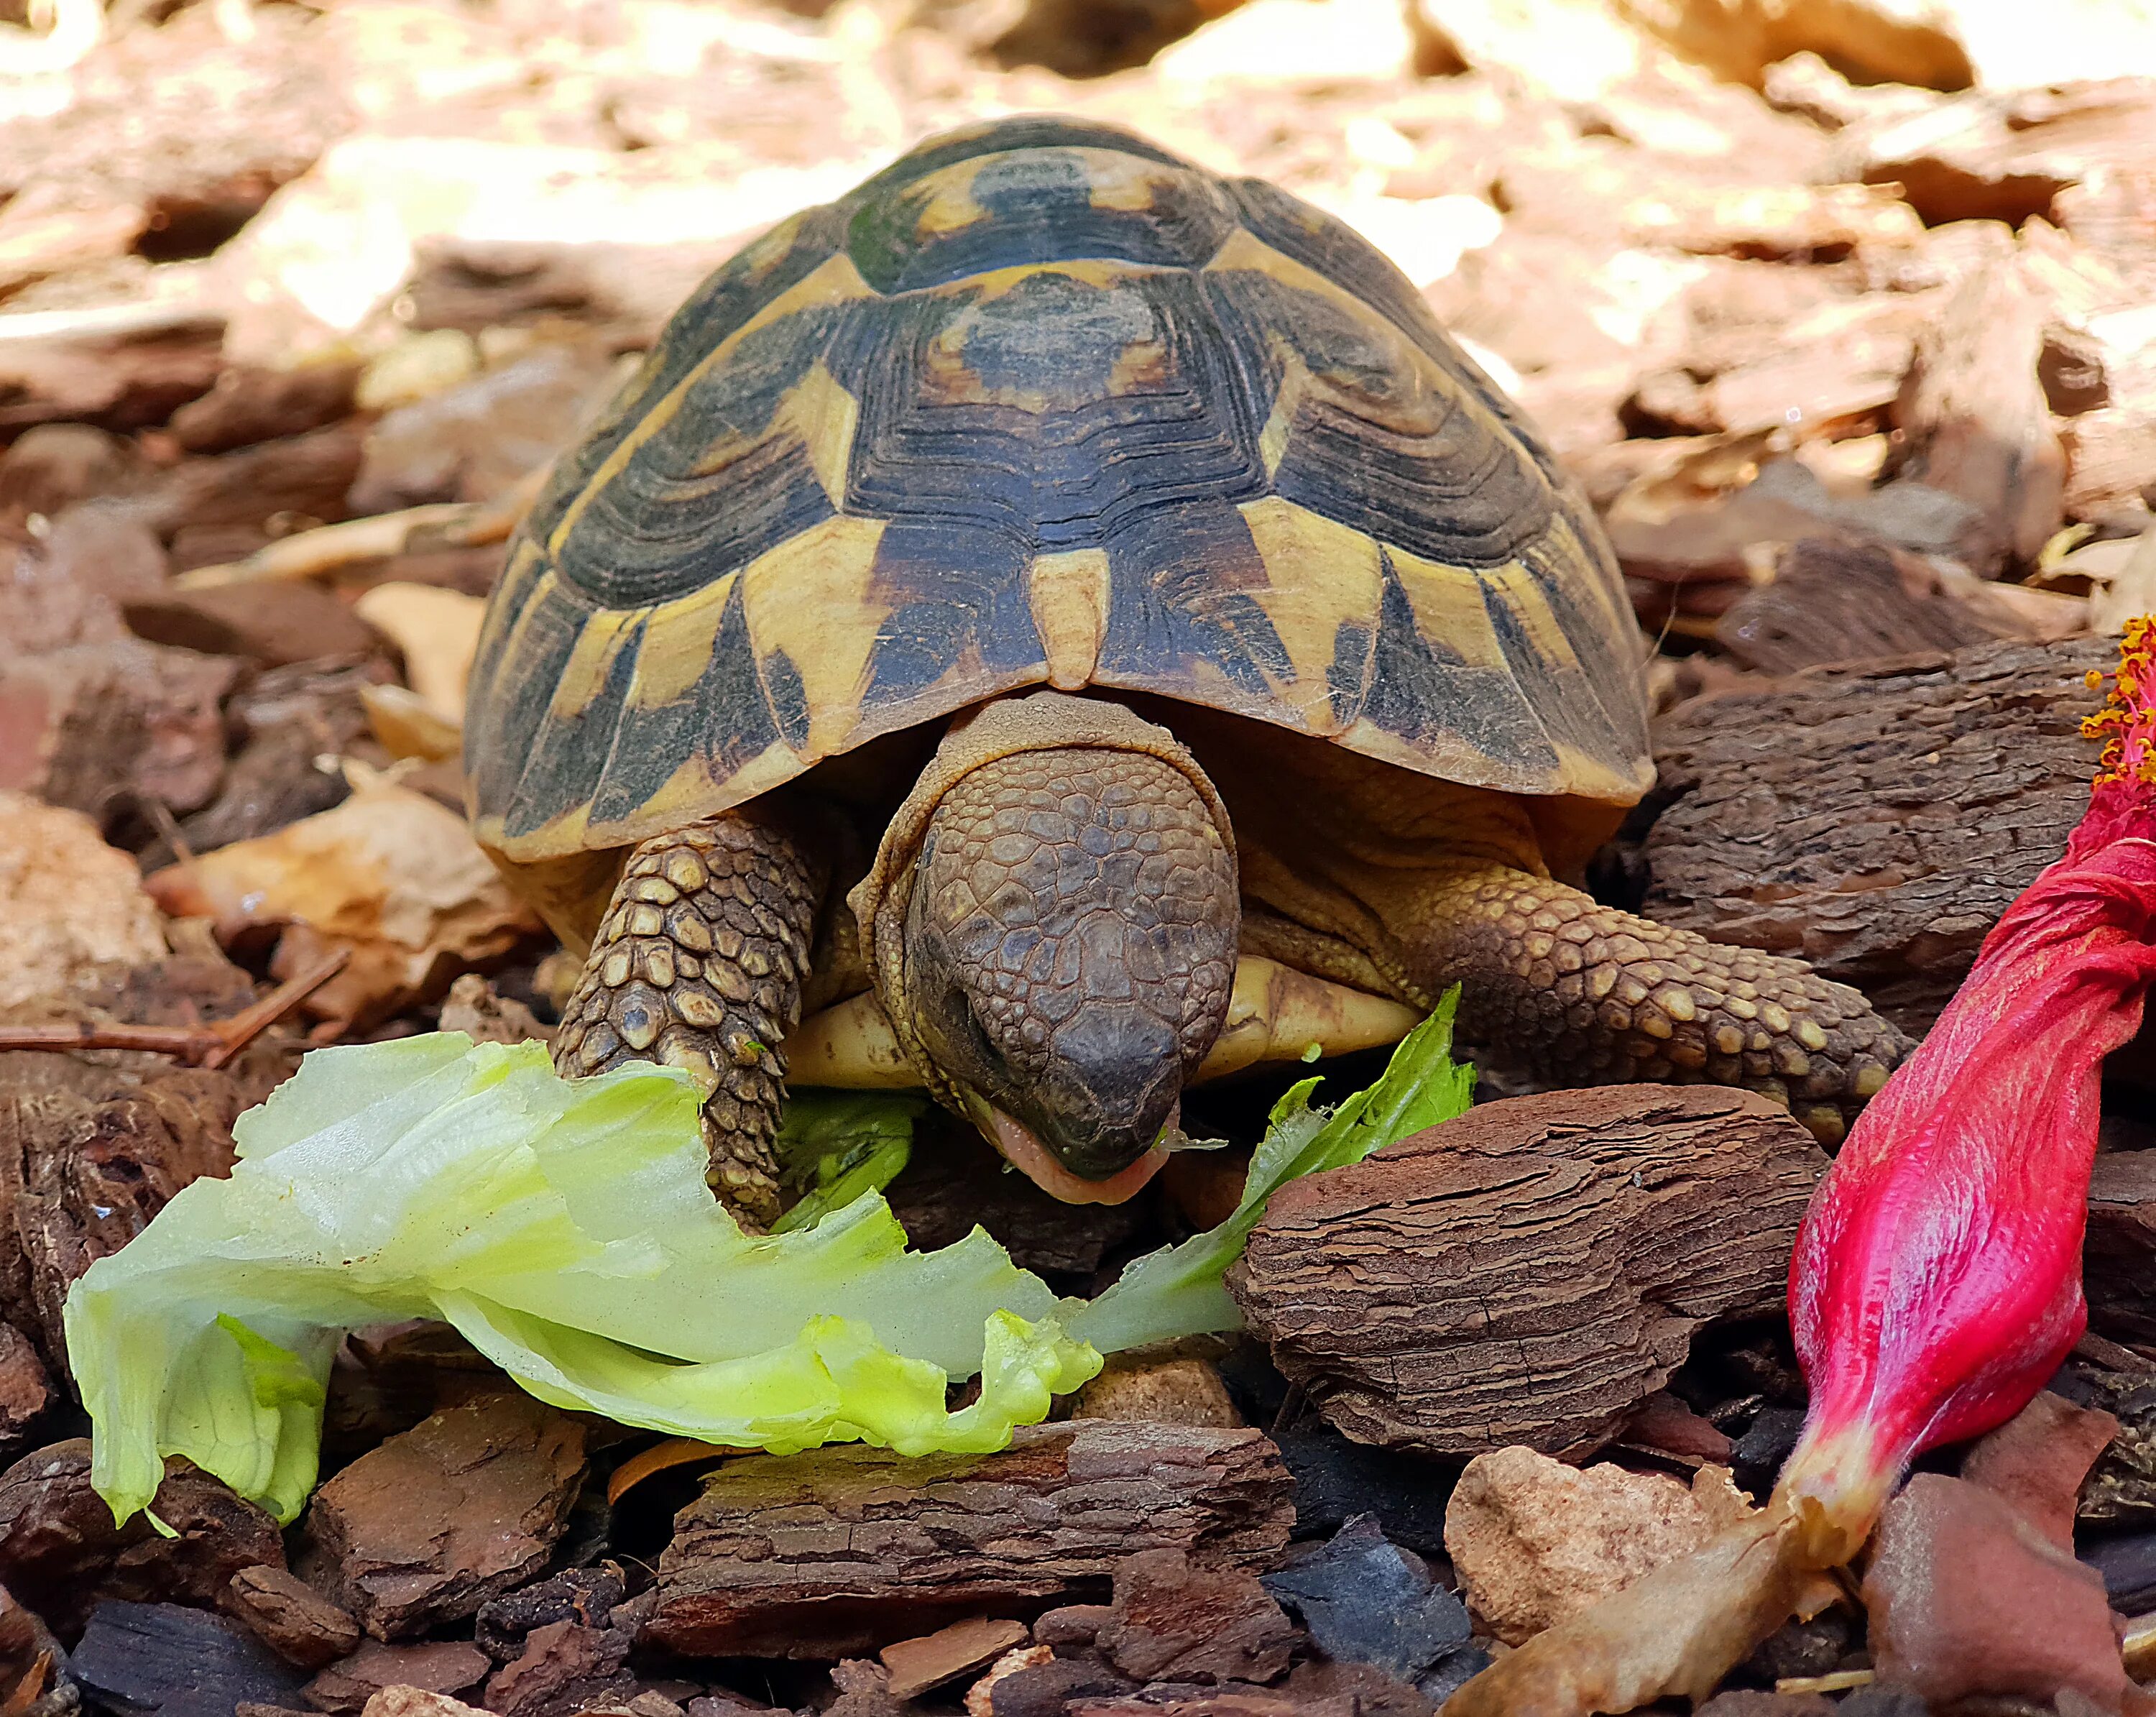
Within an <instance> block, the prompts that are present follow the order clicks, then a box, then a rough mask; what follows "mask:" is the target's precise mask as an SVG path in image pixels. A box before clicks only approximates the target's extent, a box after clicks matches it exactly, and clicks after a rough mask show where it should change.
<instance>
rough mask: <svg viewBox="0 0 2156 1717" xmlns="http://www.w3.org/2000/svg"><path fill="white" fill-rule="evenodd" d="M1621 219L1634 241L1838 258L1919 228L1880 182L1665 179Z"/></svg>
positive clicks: (1770, 256) (1706, 251) (1746, 254)
mask: <svg viewBox="0 0 2156 1717" xmlns="http://www.w3.org/2000/svg"><path fill="white" fill-rule="evenodd" d="M1624 219H1625V228H1626V229H1627V232H1628V234H1629V235H1630V238H1631V239H1633V241H1634V242H1635V243H1637V244H1654V245H1664V246H1667V247H1668V248H1669V249H1673V250H1683V251H1688V252H1690V253H1691V254H1693V255H1695V256H1735V257H1741V258H1744V259H1746V260H1751V261H1770V262H1779V261H1798V262H1813V263H1823V262H1840V261H1842V260H1845V258H1847V257H1848V256H1849V255H1850V254H1851V252H1853V251H1854V250H1856V248H1857V247H1858V246H1859V245H1860V244H1863V245H1884V246H1887V247H1891V248H1913V247H1914V246H1915V245H1916V244H1917V242H1918V241H1919V240H1920V239H1921V238H1922V234H1923V227H1922V224H1921V223H1919V222H1918V220H1917V216H1916V213H1915V211H1914V210H1912V208H1910V207H1909V205H1908V204H1907V203H1904V202H1903V201H1902V198H1901V196H1900V194H1899V193H1898V192H1897V190H1895V189H1893V188H1887V187H1882V186H1879V185H1862V184H1858V185H1741V186H1723V185H1715V186H1702V187H1697V188H1695V187H1691V186H1684V187H1676V186H1671V187H1666V188H1663V189H1661V190H1660V191H1658V192H1656V193H1654V194H1653V195H1650V196H1648V197H1644V198H1640V199H1639V200H1638V201H1637V202H1635V203H1632V204H1631V205H1630V207H1628V208H1626V209H1625V213H1624Z"/></svg>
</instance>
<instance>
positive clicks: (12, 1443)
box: [0, 1323, 53, 1460]
mask: <svg viewBox="0 0 2156 1717" xmlns="http://www.w3.org/2000/svg"><path fill="white" fill-rule="evenodd" d="M52 1403H53V1380H52V1378H51V1377H50V1376H49V1375H48V1374H47V1372H46V1370H45V1362H44V1360H41V1359H40V1358H38V1349H37V1344H35V1343H34V1342H33V1341H32V1340H31V1339H30V1338H29V1337H28V1336H27V1335H25V1334H23V1332H22V1331H21V1330H19V1329H17V1328H16V1327H15V1326H14V1325H13V1324H4V1323H0V1460H12V1459H13V1458H14V1457H15V1456H17V1455H18V1454H20V1453H21V1452H23V1447H24V1445H25V1444H26V1443H27V1442H28V1440H29V1437H30V1433H31V1432H32V1431H33V1428H34V1427H35V1426H36V1424H37V1421H38V1418H39V1416H41V1415H42V1414H43V1413H44V1411H45V1409H46V1408H47V1407H49V1406H51V1405H52Z"/></svg>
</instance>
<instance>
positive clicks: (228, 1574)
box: [0, 1437, 285, 1638]
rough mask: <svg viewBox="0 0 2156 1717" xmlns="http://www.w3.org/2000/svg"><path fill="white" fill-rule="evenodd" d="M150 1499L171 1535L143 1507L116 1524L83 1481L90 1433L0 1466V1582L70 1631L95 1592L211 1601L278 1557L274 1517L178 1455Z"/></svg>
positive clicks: (97, 1597)
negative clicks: (28, 1595)
mask: <svg viewBox="0 0 2156 1717" xmlns="http://www.w3.org/2000/svg"><path fill="white" fill-rule="evenodd" d="M150 1509H151V1513H152V1514H156V1515H157V1519H159V1520H162V1522H163V1523H164V1524H166V1526H167V1527H168V1528H170V1529H171V1530H172V1536H170V1537H167V1535H165V1534H163V1533H161V1532H159V1531H158V1530H157V1529H156V1528H155V1527H154V1526H152V1525H151V1523H150V1520H149V1519H148V1518H147V1516H146V1515H143V1514H137V1515H136V1516H135V1517H134V1518H133V1519H131V1520H130V1521H129V1522H128V1523H127V1524H126V1525H125V1526H115V1525H114V1524H113V1523H112V1510H111V1509H110V1507H108V1506H107V1505H106V1504H105V1501H104V1499H102V1498H100V1496H99V1495H98V1494H97V1493H96V1492H95V1491H94V1490H92V1489H91V1488H90V1440H89V1439H88V1438H87V1437H74V1438H71V1439H69V1441H67V1442H57V1443H54V1444H53V1445H52V1446H51V1447H48V1448H43V1449H39V1450H38V1451H37V1452H35V1453H34V1454H29V1455H26V1456H24V1457H23V1458H22V1459H21V1460H19V1461H18V1462H17V1463H15V1464H14V1465H13V1466H12V1467H10V1468H8V1470H7V1471H6V1472H5V1473H0V1585H4V1586H8V1587H10V1588H11V1589H12V1590H13V1591H28V1592H35V1593H36V1594H37V1596H38V1609H39V1612H40V1613H41V1614H43V1615H44V1617H45V1619H46V1620H47V1621H48V1622H50V1623H51V1624H52V1626H53V1627H54V1630H55V1631H57V1632H59V1634H60V1635H61V1637H63V1638H72V1637H74V1633H75V1632H76V1631H77V1630H78V1629H80V1627H81V1626H82V1625H83V1622H85V1620H86V1619H87V1617H89V1615H90V1612H91V1610H92V1609H93V1608H94V1607H95V1606H96V1605H97V1604H98V1603H100V1602H101V1601H106V1600H115V1599H116V1600H125V1601H139V1602H147V1603H154V1602H161V1601H178V1602H182V1603H193V1604H214V1603H215V1602H216V1601H218V1597H219V1596H221V1595H222V1593H223V1590H224V1588H225V1586H226V1585H227V1584H228V1582H229V1581H231V1579H232V1577H233V1576H234V1575H235V1574H237V1573H239V1572H240V1571H241V1570H243V1569H249V1568H257V1567H269V1568H282V1567H283V1566H284V1564H285V1547H284V1541H283V1540H282V1539H281V1537H280V1535H279V1533H278V1530H277V1523H276V1522H275V1520H273V1519H271V1518H270V1517H269V1514H266V1513H265V1512H264V1510H262V1509H259V1508H257V1507H256V1506H255V1505H254V1504H252V1503H250V1502H248V1501H247V1500H246V1499H244V1498H242V1497H239V1496H236V1495H234V1493H233V1492H232V1491H231V1489H230V1488H228V1486H226V1485H225V1484H224V1483H223V1481H222V1480H220V1479H217V1478H212V1477H211V1476H210V1475H209V1474H208V1473H204V1472H202V1471H200V1470H198V1468H195V1467H194V1466H193V1465H192V1464H190V1463H187V1462H186V1461H183V1460H181V1459H179V1458H178V1457H173V1458H172V1459H169V1460H167V1462H166V1463H165V1478H164V1481H163V1482H162V1483H161V1484H160V1485H159V1486H158V1487H157V1497H156V1499H155V1500H154V1501H152V1502H151V1505H150Z"/></svg>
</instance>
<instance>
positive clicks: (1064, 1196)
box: [977, 1108, 1173, 1205]
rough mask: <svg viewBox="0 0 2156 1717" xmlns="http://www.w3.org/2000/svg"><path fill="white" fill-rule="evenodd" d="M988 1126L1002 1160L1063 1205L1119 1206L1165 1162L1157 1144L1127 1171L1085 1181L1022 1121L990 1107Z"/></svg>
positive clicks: (1136, 1191) (1163, 1149)
mask: <svg viewBox="0 0 2156 1717" xmlns="http://www.w3.org/2000/svg"><path fill="white" fill-rule="evenodd" d="M977 1113H978V1112H977ZM1170 1124H1173V1123H1170ZM988 1126H989V1141H990V1143H992V1144H993V1145H994V1146H995V1148H996V1149H998V1150H999V1151H1001V1152H1002V1153H1003V1154H1004V1160H1005V1161H1006V1162H1008V1163H1009V1164H1010V1165H1011V1166H1012V1167H1013V1168H1014V1169H1016V1170H1018V1171H1019V1173H1020V1174H1021V1175H1024V1176H1025V1177H1026V1179H1027V1180H1030V1181H1032V1182H1033V1184H1034V1185H1035V1186H1038V1187H1039V1189H1040V1190H1042V1191H1043V1192H1045V1193H1047V1194H1049V1195H1050V1196H1051V1197H1054V1198H1060V1199H1061V1200H1063V1202H1064V1203H1065V1204H1067V1205H1119V1204H1122V1203H1123V1202H1124V1201H1125V1200H1127V1199H1132V1198H1135V1197H1136V1196H1137V1194H1138V1193H1139V1192H1140V1191H1141V1190H1142V1189H1143V1187H1144V1186H1145V1184H1146V1182H1147V1181H1148V1180H1152V1177H1153V1176H1154V1175H1158V1173H1160V1171H1161V1170H1162V1169H1163V1167H1164V1166H1166V1164H1167V1162H1168V1152H1167V1150H1166V1149H1165V1148H1164V1147H1163V1146H1161V1145H1158V1144H1157V1145H1155V1146H1154V1147H1153V1148H1152V1149H1151V1150H1149V1151H1147V1153H1146V1154H1144V1155H1143V1156H1142V1157H1140V1158H1139V1159H1137V1161H1136V1162H1134V1163H1132V1164H1131V1165H1130V1166H1129V1167H1128V1168H1126V1169H1118V1170H1116V1172H1115V1173H1114V1174H1112V1175H1110V1176H1109V1177H1108V1178H1107V1179H1106V1180H1086V1178H1085V1177H1084V1176H1083V1175H1074V1174H1072V1173H1071V1172H1070V1170H1068V1169H1066V1168H1065V1167H1064V1166H1063V1164H1061V1163H1060V1162H1058V1161H1057V1160H1056V1159H1055V1153H1054V1152H1053V1151H1051V1150H1050V1149H1049V1148H1048V1147H1047V1146H1046V1145H1045V1144H1042V1143H1041V1142H1040V1140H1039V1139H1038V1138H1036V1137H1035V1136H1034V1132H1033V1129H1032V1128H1029V1127H1028V1126H1027V1125H1026V1124H1025V1123H1024V1122H1023V1121H1019V1120H1017V1119H1014V1118H1013V1117H1011V1116H1009V1115H1007V1114H1005V1113H1004V1112H1003V1111H1002V1110H1001V1109H998V1108H990V1109H989V1110H988Z"/></svg>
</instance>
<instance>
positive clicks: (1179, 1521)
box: [644, 1420, 1294, 1658]
mask: <svg viewBox="0 0 2156 1717" xmlns="http://www.w3.org/2000/svg"><path fill="white" fill-rule="evenodd" d="M1293 1521H1294V1509H1293V1506H1292V1504H1291V1501H1290V1481H1289V1478H1288V1475H1287V1469H1286V1467H1285V1466H1283V1465H1282V1464H1281V1458H1280V1452H1279V1451H1278V1450H1277V1449H1276V1448H1275V1447H1273V1445H1272V1444H1271V1443H1270V1442H1268V1441H1267V1440H1266V1439H1265V1438H1264V1437H1260V1435H1259V1434H1258V1433H1257V1432H1254V1431H1219V1430H1209V1429H1204V1428H1200V1427H1189V1426H1154V1425H1142V1424H1137V1423H1132V1422H1130V1421H1102V1420H1080V1421H1072V1422H1070V1423H1066V1424H1061V1425H1042V1426H1036V1427H1029V1428H1024V1429H1021V1430H1019V1432H1018V1433H1017V1434H1016V1435H1015V1437H1014V1438H1013V1440H1012V1442H1011V1446H1010V1447H1009V1448H1007V1449H1004V1450H1003V1451H1001V1452H998V1453H994V1454H986V1455H935V1456H927V1457H920V1458H918V1459H913V1460H908V1459H906V1458H904V1457H901V1456H898V1455H895V1454H892V1453H891V1452H889V1451H887V1450H883V1449H870V1448H864V1447H855V1446H845V1447H830V1448H824V1449H818V1450H815V1451H813V1452H808V1453H803V1454H798V1455H786V1456H776V1455H757V1456H750V1457H744V1458H742V1459H740V1460H736V1461H730V1462H728V1463H726V1465H724V1466H723V1467H721V1468H719V1469H718V1470H717V1471H716V1473H713V1474H712V1476H711V1478H709V1479H707V1480H706V1483H705V1488H704V1492H703V1494H702V1495H701V1497H699V1498H698V1499H696V1501H695V1502H693V1503H691V1504H690V1505H689V1506H688V1507H687V1508H686V1509H683V1510H682V1511H681V1513H680V1514H679V1515H678V1516H676V1517H675V1530H674V1540H673V1542H672V1543H671V1544H670V1545H669V1546H668V1547H667V1550H666V1552H665V1555H664V1557H663V1558H662V1559H661V1560H660V1571H659V1586H658V1593H659V1601H658V1606H657V1608H656V1609H655V1611H654V1612H653V1615H652V1617H651V1619H650V1620H649V1622H647V1623H646V1624H645V1627H644V1638H645V1639H646V1640H647V1641H649V1642H651V1643H653V1644H655V1645H659V1646H662V1647H665V1648H669V1649H671V1650H675V1651H680V1652H684V1653H690V1654H692V1655H702V1656H729V1657H731V1656H783V1657H808V1658H814V1657H826V1658H828V1657H833V1656H840V1655H844V1654H847V1653H859V1652H865V1651H869V1650H873V1649H874V1648H876V1647H877V1646H880V1645H883V1644H886V1643H888V1642H891V1641H892V1640H896V1639H905V1638H907V1637H911V1636H913V1635H916V1634H918V1633H921V1632H924V1631H925V1630H927V1629H928V1628H932V1627H938V1626H941V1625H943V1624H944V1623H946V1622H952V1621H954V1620H957V1619H958V1618H960V1617H964V1616H968V1615H973V1614H978V1612H981V1611H982V1610H983V1609H989V1608H993V1607H998V1606H1004V1605H1016V1604H1024V1603H1029V1602H1031V1603H1053V1602H1059V1601H1063V1602H1067V1601H1072V1600H1083V1599H1092V1598H1096V1597H1098V1596H1103V1595H1105V1593H1106V1591H1107V1589H1108V1586H1109V1580H1110V1576H1111V1574H1112V1572H1113V1570H1114V1569H1115V1566H1116V1564H1117V1563H1118V1562H1119V1561H1121V1560H1122V1558H1123V1557H1125V1556H1127V1555H1132V1553H1134V1552H1136V1551H1138V1550H1149V1549H1180V1550H1184V1551H1186V1552H1187V1553H1188V1555H1190V1556H1191V1557H1192V1559H1193V1561H1195V1562H1197V1563H1198V1564H1199V1565H1201V1566H1206V1567H1264V1566H1266V1565H1269V1564H1270V1562H1271V1560H1273V1559H1274V1558H1275V1557H1276V1556H1277V1555H1278V1554H1279V1553H1280V1551H1281V1549H1282V1548H1283V1547H1284V1546H1285V1545H1286V1542H1287V1535H1288V1532H1289V1529H1290V1528H1291V1525H1292V1524H1293Z"/></svg>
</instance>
